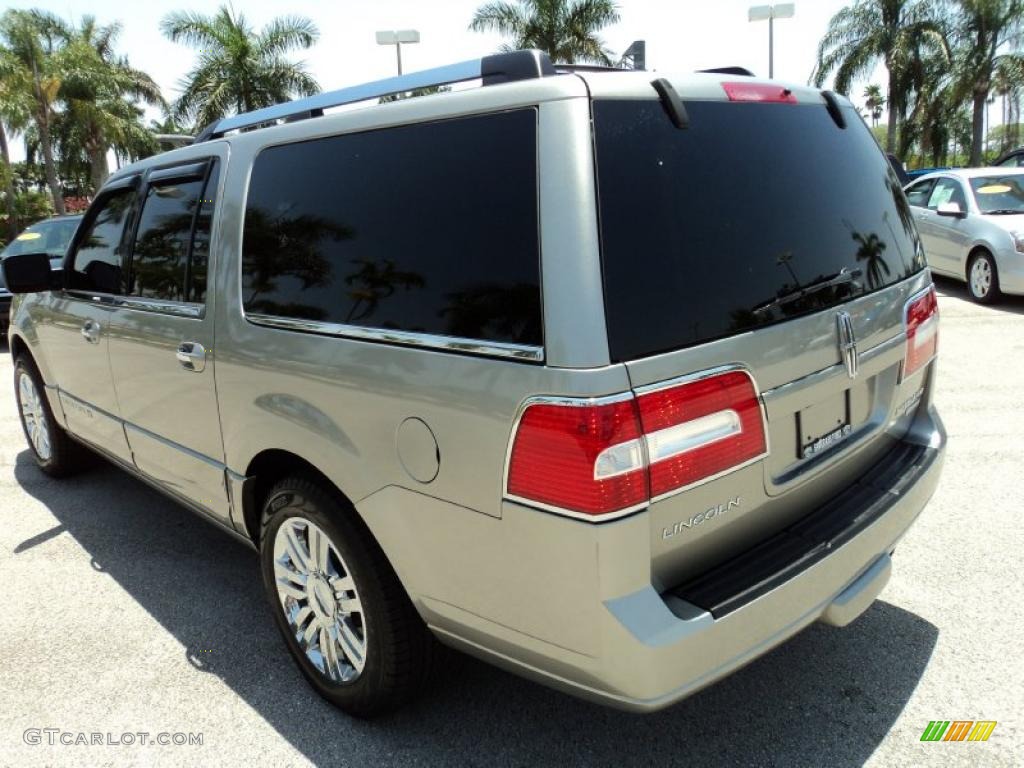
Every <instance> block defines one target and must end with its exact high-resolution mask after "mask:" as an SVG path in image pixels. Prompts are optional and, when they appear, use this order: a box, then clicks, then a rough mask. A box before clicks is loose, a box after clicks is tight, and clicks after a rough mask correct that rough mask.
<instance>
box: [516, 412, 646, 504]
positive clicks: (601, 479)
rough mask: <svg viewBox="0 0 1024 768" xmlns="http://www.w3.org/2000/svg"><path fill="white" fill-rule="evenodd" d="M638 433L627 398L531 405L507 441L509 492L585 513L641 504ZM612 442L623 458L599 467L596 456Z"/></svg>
mask: <svg viewBox="0 0 1024 768" xmlns="http://www.w3.org/2000/svg"><path fill="white" fill-rule="evenodd" d="M639 437H640V423H639V420H638V418H637V413H636V401H635V400H633V399H632V398H628V399H624V400H620V401H618V402H611V403H601V404H579V403H574V402H569V401H567V402H565V403H554V402H552V403H539V404H535V405H530V406H529V407H528V408H527V409H526V410H525V411H524V412H523V417H522V419H520V421H519V429H518V430H517V431H516V437H515V443H514V444H513V446H512V455H511V457H510V458H509V472H508V493H509V495H511V496H517V497H519V498H522V499H526V500H528V501H534V502H540V503H542V504H545V505H549V506H553V507H558V508H560V509H566V510H570V511H572V512H580V513H582V514H585V515H602V514H607V513H609V512H615V511H621V510H623V509H627V508H629V507H633V506H636V505H637V504H641V503H643V502H645V501H647V473H646V472H644V466H643V460H642V451H641V446H640V441H639ZM615 446H626V448H625V449H624V450H623V451H622V452H621V453H622V454H623V459H624V460H623V461H621V462H619V465H618V466H617V467H616V466H614V465H613V466H609V467H608V469H607V471H604V472H601V471H599V468H598V459H599V458H607V455H608V454H607V451H608V449H610V448H613V447H615ZM631 448H632V450H630V449H631ZM602 454H604V456H603V457H602ZM606 463H607V462H606Z"/></svg>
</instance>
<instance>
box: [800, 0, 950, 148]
mask: <svg viewBox="0 0 1024 768" xmlns="http://www.w3.org/2000/svg"><path fill="white" fill-rule="evenodd" d="M937 7H938V6H937V5H936V4H935V3H934V2H931V3H929V2H925V1H923V0H856V2H854V3H853V4H852V5H849V6H847V7H845V8H843V9H842V10H841V11H839V12H838V13H837V14H835V15H834V16H833V17H832V19H831V21H829V27H828V32H826V33H825V36H824V37H823V38H822V40H821V43H820V45H819V46H818V56H817V64H816V66H815V68H814V73H813V74H812V76H811V77H812V80H813V82H814V83H815V85H817V86H818V87H819V88H820V87H821V86H823V85H824V84H825V81H826V80H827V79H828V77H829V76H830V75H832V74H833V73H834V75H835V89H836V90H837V91H838V92H839V93H842V94H844V95H848V94H849V93H850V89H851V87H852V85H853V83H854V82H855V81H856V80H858V79H859V78H861V77H864V76H866V75H870V74H871V72H872V71H873V70H874V68H875V66H876V65H877V64H878V63H879V62H880V61H881V62H883V63H884V64H885V67H886V69H887V70H888V71H889V84H888V94H887V96H886V101H887V102H888V105H889V125H888V131H887V134H886V142H885V144H886V150H887V151H888V152H895V151H896V129H897V126H898V124H899V122H900V121H901V119H902V118H903V117H904V116H905V115H906V111H907V107H908V103H909V96H910V92H911V90H912V88H913V83H914V78H913V77H912V68H913V62H914V60H915V57H918V56H919V55H920V52H921V50H922V49H925V48H927V49H931V50H932V51H938V50H943V51H948V44H947V42H946V40H945V36H944V34H943V30H942V27H941V24H940V23H939V21H938V20H937V19H936V17H935V14H936V11H937Z"/></svg>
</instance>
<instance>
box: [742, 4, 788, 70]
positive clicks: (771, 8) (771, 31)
mask: <svg viewBox="0 0 1024 768" xmlns="http://www.w3.org/2000/svg"><path fill="white" fill-rule="evenodd" d="M795 9H796V6H795V5H794V4H793V3H776V4H775V5H755V6H753V7H752V8H751V9H750V11H749V15H748V16H747V18H748V19H749V20H750V21H765V20H766V19H767V21H768V77H775V20H776V19H791V18H793V11H794V10H795Z"/></svg>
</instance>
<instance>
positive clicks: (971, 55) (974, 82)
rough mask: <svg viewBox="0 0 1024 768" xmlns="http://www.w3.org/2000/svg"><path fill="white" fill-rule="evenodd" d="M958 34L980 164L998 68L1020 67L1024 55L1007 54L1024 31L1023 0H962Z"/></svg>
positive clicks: (975, 159) (974, 158)
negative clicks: (1006, 51) (987, 110)
mask: <svg viewBox="0 0 1024 768" xmlns="http://www.w3.org/2000/svg"><path fill="white" fill-rule="evenodd" d="M959 5H960V12H959V18H958V24H957V37H958V39H959V41H960V42H961V44H962V45H963V47H964V50H965V56H964V60H963V71H962V78H963V82H964V86H965V89H969V91H970V95H971V103H972V115H971V157H970V160H969V164H970V165H971V166H975V167H976V166H979V165H981V154H982V141H983V139H984V130H985V104H986V103H987V101H988V97H989V92H990V91H991V90H992V86H993V82H994V80H995V75H996V71H997V69H998V68H999V66H1000V64H1001V62H1004V61H1005V62H1006V64H1003V65H1002V66H1004V67H1011V66H1017V65H1016V64H1015V62H1021V61H1024V54H1021V53H1005V52H1004V49H1005V48H1006V46H1007V45H1008V44H1011V43H1013V42H1015V41H1016V40H1017V39H1019V36H1020V35H1021V33H1022V32H1024V0H959Z"/></svg>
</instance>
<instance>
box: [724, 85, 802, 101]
mask: <svg viewBox="0 0 1024 768" xmlns="http://www.w3.org/2000/svg"><path fill="white" fill-rule="evenodd" d="M722 88H723V90H725V95H726V96H728V97H729V101H758V102H769V103H775V104H796V103H797V100H796V96H794V95H793V92H792V91H791V90H789V89H788V88H783V87H782V86H781V85H770V84H768V83H722Z"/></svg>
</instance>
